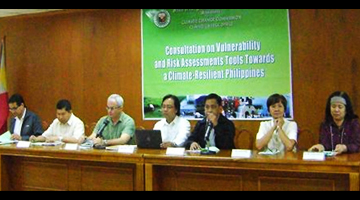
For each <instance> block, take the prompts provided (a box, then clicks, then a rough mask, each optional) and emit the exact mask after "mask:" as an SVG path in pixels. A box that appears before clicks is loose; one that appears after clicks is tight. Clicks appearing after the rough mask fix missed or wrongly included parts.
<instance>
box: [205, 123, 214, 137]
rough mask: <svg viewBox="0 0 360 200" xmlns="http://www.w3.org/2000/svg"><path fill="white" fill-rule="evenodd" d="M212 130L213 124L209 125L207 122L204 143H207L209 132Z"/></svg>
mask: <svg viewBox="0 0 360 200" xmlns="http://www.w3.org/2000/svg"><path fill="white" fill-rule="evenodd" d="M212 128H213V124H212V123H211V121H208V122H207V128H206V132H205V141H209V137H210V131H211V129H212Z"/></svg>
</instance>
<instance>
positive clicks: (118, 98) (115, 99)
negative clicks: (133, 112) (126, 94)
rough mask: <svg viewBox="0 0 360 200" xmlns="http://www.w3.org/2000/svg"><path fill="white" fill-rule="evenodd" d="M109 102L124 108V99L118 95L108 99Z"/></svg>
mask: <svg viewBox="0 0 360 200" xmlns="http://www.w3.org/2000/svg"><path fill="white" fill-rule="evenodd" d="M108 101H115V102H116V103H117V105H118V106H120V107H123V105H124V99H123V98H122V97H121V96H120V95H118V94H112V95H110V96H109V97H108Z"/></svg>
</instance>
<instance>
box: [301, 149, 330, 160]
mask: <svg viewBox="0 0 360 200" xmlns="http://www.w3.org/2000/svg"><path fill="white" fill-rule="evenodd" d="M303 160H320V161H323V160H325V153H324V152H309V151H304V153H303Z"/></svg>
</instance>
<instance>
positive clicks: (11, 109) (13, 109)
mask: <svg viewBox="0 0 360 200" xmlns="http://www.w3.org/2000/svg"><path fill="white" fill-rule="evenodd" d="M19 107H20V106H18V107H14V108H9V110H10V111H15V110H17V109H18V108H19Z"/></svg>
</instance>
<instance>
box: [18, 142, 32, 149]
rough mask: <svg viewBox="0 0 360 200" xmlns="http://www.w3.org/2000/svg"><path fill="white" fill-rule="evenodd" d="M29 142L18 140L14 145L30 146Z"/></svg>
mask: <svg viewBox="0 0 360 200" xmlns="http://www.w3.org/2000/svg"><path fill="white" fill-rule="evenodd" d="M30 144H31V142H28V141H19V142H18V143H17V144H16V147H20V148H29V147H30Z"/></svg>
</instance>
